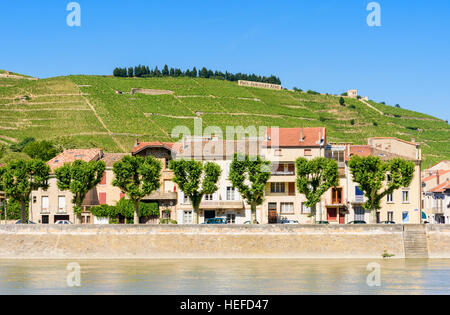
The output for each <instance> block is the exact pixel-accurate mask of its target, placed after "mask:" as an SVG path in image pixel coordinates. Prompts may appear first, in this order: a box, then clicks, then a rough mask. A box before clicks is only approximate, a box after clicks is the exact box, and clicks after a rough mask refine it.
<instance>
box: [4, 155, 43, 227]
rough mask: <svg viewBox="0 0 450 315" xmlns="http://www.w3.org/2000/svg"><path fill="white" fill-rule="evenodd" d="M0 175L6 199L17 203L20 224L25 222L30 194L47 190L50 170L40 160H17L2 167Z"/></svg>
mask: <svg viewBox="0 0 450 315" xmlns="http://www.w3.org/2000/svg"><path fill="white" fill-rule="evenodd" d="M0 173H1V174H0V181H1V184H0V186H1V188H2V189H3V190H4V192H5V195H6V197H7V198H11V199H13V200H15V201H17V202H19V204H20V214H21V219H22V222H26V221H27V220H28V217H27V213H26V209H27V206H28V204H29V202H30V195H31V192H32V191H33V190H38V189H39V188H43V189H44V190H46V189H47V188H48V179H49V177H50V168H49V167H48V165H47V164H46V163H45V162H43V161H40V160H29V161H25V160H17V161H13V162H11V163H9V164H8V165H7V166H6V167H3V168H2V169H1V171H0Z"/></svg>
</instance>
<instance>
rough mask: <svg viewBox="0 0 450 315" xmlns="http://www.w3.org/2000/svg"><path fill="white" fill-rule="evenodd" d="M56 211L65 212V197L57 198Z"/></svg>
mask: <svg viewBox="0 0 450 315" xmlns="http://www.w3.org/2000/svg"><path fill="white" fill-rule="evenodd" d="M58 211H59V212H66V197H64V196H59V197H58Z"/></svg>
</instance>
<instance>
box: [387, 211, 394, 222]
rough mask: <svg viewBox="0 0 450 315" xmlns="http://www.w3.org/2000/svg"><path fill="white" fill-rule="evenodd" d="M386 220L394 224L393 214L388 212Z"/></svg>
mask: <svg viewBox="0 0 450 315" xmlns="http://www.w3.org/2000/svg"><path fill="white" fill-rule="evenodd" d="M387 220H388V221H389V222H394V212H392V211H390V212H388V214H387Z"/></svg>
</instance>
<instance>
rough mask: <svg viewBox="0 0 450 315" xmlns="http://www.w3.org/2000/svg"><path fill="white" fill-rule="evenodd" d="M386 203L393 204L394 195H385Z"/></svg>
mask: <svg viewBox="0 0 450 315" xmlns="http://www.w3.org/2000/svg"><path fill="white" fill-rule="evenodd" d="M387 202H388V203H393V202H394V194H389V195H387Z"/></svg>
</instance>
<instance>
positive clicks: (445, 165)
mask: <svg viewBox="0 0 450 315" xmlns="http://www.w3.org/2000/svg"><path fill="white" fill-rule="evenodd" d="M422 207H423V211H424V213H425V215H426V220H427V222H429V223H433V224H450V161H441V162H439V163H437V164H435V165H433V166H432V167H430V168H429V169H427V170H425V171H423V173H422Z"/></svg>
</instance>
